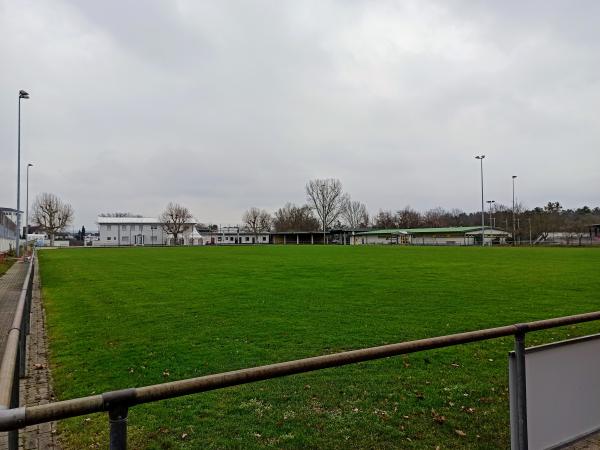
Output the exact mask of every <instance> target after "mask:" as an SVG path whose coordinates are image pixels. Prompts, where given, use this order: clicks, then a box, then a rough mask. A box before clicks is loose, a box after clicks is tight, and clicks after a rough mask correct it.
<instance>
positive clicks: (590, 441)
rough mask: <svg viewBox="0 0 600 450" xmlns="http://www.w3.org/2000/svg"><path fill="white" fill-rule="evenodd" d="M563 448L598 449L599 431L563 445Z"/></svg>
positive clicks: (599, 443)
mask: <svg viewBox="0 0 600 450" xmlns="http://www.w3.org/2000/svg"><path fill="white" fill-rule="evenodd" d="M565 450H600V432H598V433H596V434H592V435H591V436H588V437H587V438H585V439H582V440H581V441H579V442H577V443H576V444H573V445H569V446H568V447H565Z"/></svg>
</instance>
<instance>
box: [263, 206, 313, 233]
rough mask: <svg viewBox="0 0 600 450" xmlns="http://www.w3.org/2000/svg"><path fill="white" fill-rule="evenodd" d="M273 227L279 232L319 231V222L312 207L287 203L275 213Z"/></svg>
mask: <svg viewBox="0 0 600 450" xmlns="http://www.w3.org/2000/svg"><path fill="white" fill-rule="evenodd" d="M273 227H274V228H275V230H277V231H315V230H318V229H319V221H318V220H317V219H315V216H314V215H313V213H312V210H311V209H310V206H308V205H302V206H296V205H294V204H292V203H286V204H285V205H284V206H283V208H279V209H278V210H277V211H275V217H274V219H273Z"/></svg>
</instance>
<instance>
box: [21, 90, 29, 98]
mask: <svg viewBox="0 0 600 450" xmlns="http://www.w3.org/2000/svg"><path fill="white" fill-rule="evenodd" d="M19 98H29V94H28V93H27V92H26V91H23V90H20V91H19Z"/></svg>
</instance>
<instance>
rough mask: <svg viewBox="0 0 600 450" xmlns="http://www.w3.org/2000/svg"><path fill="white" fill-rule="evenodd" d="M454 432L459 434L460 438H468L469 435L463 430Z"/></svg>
mask: <svg viewBox="0 0 600 450" xmlns="http://www.w3.org/2000/svg"><path fill="white" fill-rule="evenodd" d="M454 432H455V433H456V434H458V435H459V436H466V435H467V433H465V432H464V431H463V430H454Z"/></svg>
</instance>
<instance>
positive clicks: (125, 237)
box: [121, 236, 129, 242]
mask: <svg viewBox="0 0 600 450" xmlns="http://www.w3.org/2000/svg"><path fill="white" fill-rule="evenodd" d="M121 240H122V241H123V242H129V236H121Z"/></svg>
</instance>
